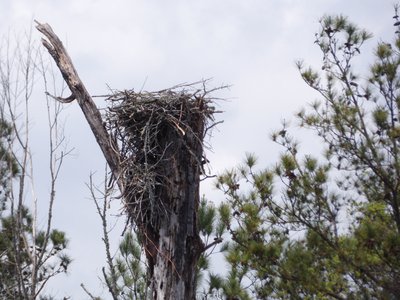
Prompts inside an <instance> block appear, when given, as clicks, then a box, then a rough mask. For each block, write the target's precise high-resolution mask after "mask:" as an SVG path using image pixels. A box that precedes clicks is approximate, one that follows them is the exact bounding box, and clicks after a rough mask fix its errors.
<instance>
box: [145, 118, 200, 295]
mask: <svg viewBox="0 0 400 300" xmlns="http://www.w3.org/2000/svg"><path fill="white" fill-rule="evenodd" d="M190 117H192V119H191V120H187V124H188V125H189V126H190V127H191V128H192V130H193V132H194V133H196V134H193V132H186V134H185V135H182V134H180V133H179V132H178V131H176V130H175V129H174V128H171V127H166V128H165V131H163V132H160V133H159V144H160V146H161V147H165V148H166V149H167V151H166V153H165V157H164V160H163V161H164V163H163V164H162V166H161V168H160V170H159V172H160V173H161V174H162V175H163V179H161V181H162V184H161V185H160V189H161V190H160V191H159V192H157V194H158V195H160V201H162V203H160V205H161V204H162V205H163V206H164V209H165V210H166V212H168V213H166V214H161V215H160V216H159V218H160V219H159V225H158V226H157V227H158V228H154V227H152V225H151V224H147V227H146V228H145V230H147V231H151V232H153V233H155V234H153V238H152V239H148V240H147V241H146V242H147V243H148V244H149V243H150V244H153V243H154V244H155V245H156V246H157V248H154V247H151V246H152V245H147V246H146V245H145V247H146V248H149V249H153V252H152V253H149V255H148V261H149V265H150V272H151V274H152V282H151V284H152V293H153V299H195V284H196V283H195V270H196V265H197V262H198V259H199V257H200V254H201V252H202V250H203V248H204V245H203V243H202V241H201V239H200V237H199V235H198V230H197V209H198V203H199V178H200V168H201V166H200V165H199V164H200V161H201V157H202V152H203V148H202V144H201V141H200V140H199V139H198V136H202V134H203V126H204V123H203V120H202V119H201V116H200V115H196V114H193V115H192V116H190ZM194 127H197V128H194ZM171 143H172V144H171ZM167 145H169V147H167Z"/></svg>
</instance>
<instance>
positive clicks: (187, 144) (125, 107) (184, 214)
mask: <svg viewBox="0 0 400 300" xmlns="http://www.w3.org/2000/svg"><path fill="white" fill-rule="evenodd" d="M108 100H109V101H110V108H109V112H108V114H107V120H106V123H107V129H108V131H109V132H111V133H112V136H113V138H115V139H117V140H118V141H119V143H120V149H121V150H120V151H121V162H122V163H121V169H122V170H121V171H122V173H121V174H123V178H124V180H125V192H124V200H125V208H126V211H127V214H128V217H129V219H130V220H131V221H132V222H133V224H134V225H135V226H136V228H137V231H138V235H139V237H140V240H141V241H142V243H143V246H144V250H145V252H146V255H147V260H148V265H149V274H150V280H151V282H150V288H151V292H152V295H153V296H152V298H153V299H195V287H196V282H195V273H196V265H197V262H198V259H199V257H200V254H201V252H202V251H203V249H204V245H203V243H202V241H201V239H200V237H199V233H198V229H197V211H198V205H199V197H200V196H199V182H200V176H201V173H202V160H203V138H204V136H205V134H206V131H207V130H206V128H208V127H207V126H208V123H209V122H213V120H214V119H213V114H214V113H215V112H216V111H215V109H214V107H212V106H211V103H212V99H211V98H210V97H209V92H207V91H206V90H205V89H204V85H201V88H200V89H198V86H196V85H185V86H180V87H179V88H172V89H167V90H163V91H160V92H154V93H148V92H140V93H135V92H134V91H122V92H116V93H115V94H113V95H111V96H110V97H109V98H108Z"/></svg>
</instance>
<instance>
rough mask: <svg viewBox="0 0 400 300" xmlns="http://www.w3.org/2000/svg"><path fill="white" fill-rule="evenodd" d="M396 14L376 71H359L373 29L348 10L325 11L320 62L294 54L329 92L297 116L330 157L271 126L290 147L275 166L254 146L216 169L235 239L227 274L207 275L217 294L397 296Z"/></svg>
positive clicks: (313, 81)
mask: <svg viewBox="0 0 400 300" xmlns="http://www.w3.org/2000/svg"><path fill="white" fill-rule="evenodd" d="M394 20H395V22H396V23H395V27H396V29H397V31H396V33H395V41H394V42H393V43H387V42H380V43H379V44H378V46H377V48H376V50H375V62H374V63H373V64H372V67H371V70H370V74H368V75H367V76H365V75H363V76H360V75H359V74H357V72H356V70H355V69H354V67H353V65H355V64H353V60H354V58H355V57H356V56H358V55H360V54H361V49H362V46H363V44H364V43H365V42H366V41H367V40H368V39H370V38H371V36H372V35H371V34H370V33H368V32H367V31H365V30H363V29H360V28H358V27H357V26H356V25H354V24H353V23H351V22H350V21H349V20H348V19H347V18H345V17H343V16H325V17H323V18H322V19H321V22H320V24H321V30H320V31H319V32H318V33H317V34H316V41H315V42H316V44H317V45H318V47H319V48H320V50H321V52H322V54H323V63H322V72H318V71H316V70H314V69H313V68H311V67H304V66H303V63H300V62H299V63H298V67H299V71H300V74H301V76H302V78H303V80H304V81H305V82H306V83H307V84H308V85H309V86H310V87H311V88H313V89H314V90H316V91H317V92H318V93H319V95H320V96H321V100H320V101H319V102H316V103H314V104H312V105H311V107H310V108H309V109H303V110H302V111H300V112H299V113H298V114H297V117H298V119H299V121H300V125H301V126H302V127H304V128H306V129H309V130H312V131H313V132H314V133H316V135H317V136H318V137H319V138H320V139H321V140H322V141H323V144H324V145H325V147H326V149H325V151H324V153H325V156H324V157H321V158H319V159H317V158H315V157H312V156H310V155H305V156H304V157H302V155H300V154H299V149H298V148H299V147H298V143H297V142H296V141H295V140H294V139H293V138H292V137H291V136H290V135H289V133H288V128H286V125H284V126H283V128H282V129H281V130H279V131H277V132H276V133H274V134H272V140H273V141H274V142H276V143H278V144H280V145H281V146H282V147H283V149H284V151H283V153H282V155H281V157H280V160H279V162H278V163H277V164H276V165H275V166H273V167H272V168H267V169H261V170H259V169H256V168H257V159H256V158H255V156H254V155H251V154H246V158H245V160H244V163H243V164H242V165H240V166H239V167H237V168H234V169H231V170H229V171H226V172H224V173H223V174H221V175H220V176H219V177H218V180H217V183H216V186H217V188H219V189H220V190H222V191H223V192H224V194H225V195H226V201H225V202H223V203H222V204H221V205H220V206H219V208H218V215H219V219H220V220H221V224H223V225H224V226H225V230H226V231H227V232H229V234H230V237H231V240H232V241H231V242H230V243H229V245H228V247H227V248H226V250H227V251H226V253H225V257H226V261H227V263H228V265H229V273H228V275H227V276H226V278H222V277H220V276H217V275H215V274H210V275H209V288H210V290H209V291H208V292H209V293H208V295H210V297H211V298H212V297H214V298H218V297H225V298H226V299H248V298H249V297H254V298H257V299H397V297H398V295H399V294H400V289H399V285H398V282H400V276H399V274H400V273H399V272H400V196H399V192H400V190H399V186H400V154H399V153H400V152H399V146H400V144H399V137H400V123H399V117H400V110H399V107H400V76H399V72H398V69H399V65H400V30H399V29H400V27H399V26H400V22H399V16H398V15H397V8H396V15H395V16H394ZM362 78H368V80H362ZM203 215H204V216H205V215H206V211H204V212H203ZM213 218H214V215H213ZM205 219H206V218H205ZM203 227H204V228H206V227H205V226H203ZM206 232H211V231H206Z"/></svg>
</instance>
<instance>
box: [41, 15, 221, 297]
mask: <svg viewBox="0 0 400 300" xmlns="http://www.w3.org/2000/svg"><path fill="white" fill-rule="evenodd" d="M37 29H38V30H39V31H40V32H42V33H43V34H44V35H45V36H46V38H47V39H48V40H45V39H43V40H42V42H43V45H44V46H45V47H46V48H47V50H48V51H49V53H50V55H51V56H52V57H53V59H54V60H55V62H56V64H57V66H58V67H59V69H60V71H61V73H62V75H63V77H64V79H65V81H66V83H67V85H68V87H69V88H70V90H71V92H72V95H71V97H69V98H67V99H61V98H57V97H55V98H56V99H57V100H59V101H63V102H70V101H72V100H74V99H77V101H78V103H79V105H80V106H81V108H82V111H83V113H84V115H85V117H86V119H87V121H88V123H89V125H90V128H91V130H92V132H93V134H94V135H95V137H96V140H97V142H98V144H99V146H100V148H101V150H102V151H103V154H104V156H105V158H106V161H107V163H108V165H109V167H110V169H111V172H112V174H113V175H114V178H115V179H116V180H117V183H118V186H119V188H120V190H121V192H122V194H123V196H124V197H123V198H124V202H125V203H124V204H125V207H126V210H127V213H128V217H129V218H130V220H131V221H132V222H133V224H134V225H135V226H136V228H137V231H138V235H139V237H140V240H141V241H142V245H143V247H144V249H145V252H146V256H147V260H148V265H149V275H150V276H149V278H150V280H149V283H150V289H151V293H152V298H153V299H195V288H196V282H195V273H196V265H197V262H198V259H199V257H200V254H201V253H202V251H203V250H204V245H203V243H202V241H201V239H200V237H199V233H198V229H197V209H198V204H199V181H200V173H201V169H202V162H201V161H202V156H203V137H204V134H205V131H206V130H205V127H206V121H207V119H210V118H212V115H213V113H214V112H215V111H214V109H213V108H212V107H210V106H209V105H208V102H207V100H206V98H205V95H207V92H206V91H205V90H197V91H194V92H192V93H185V92H174V90H173V89H171V90H165V91H160V92H158V93H153V94H152V93H146V94H135V93H133V92H128V91H124V92H120V93H117V94H115V95H111V96H110V97H109V99H108V100H109V101H111V103H112V105H111V108H110V112H109V114H108V115H106V117H105V118H104V117H102V116H101V114H100V113H99V111H98V109H97V108H96V105H95V104H94V102H93V100H92V98H91V97H90V95H89V93H88V92H87V91H86V88H85V86H84V85H83V83H82V81H81V80H80V79H79V76H78V74H77V72H76V70H75V68H74V66H73V64H72V61H71V59H70V57H69V56H68V54H67V52H66V50H65V48H64V47H63V45H62V43H61V41H60V40H59V38H58V37H57V36H56V35H55V33H54V32H53V31H52V29H51V27H50V26H49V25H47V24H40V23H38V25H37ZM118 144H119V146H118Z"/></svg>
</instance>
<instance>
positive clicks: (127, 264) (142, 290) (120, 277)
mask: <svg viewBox="0 0 400 300" xmlns="http://www.w3.org/2000/svg"><path fill="white" fill-rule="evenodd" d="M141 259H142V251H141V248H140V245H139V243H138V240H137V238H136V237H135V236H134V235H133V234H132V232H129V231H128V232H126V233H125V235H124V237H123V239H122V241H121V242H120V244H119V251H118V255H117V256H116V257H115V258H113V265H112V266H109V267H110V268H112V269H109V270H108V272H107V273H106V272H105V271H104V270H103V272H104V275H105V280H106V283H107V285H108V286H109V287H113V288H114V289H115V291H114V293H115V296H116V297H118V299H121V300H122V299H124V300H125V299H126V300H128V299H129V300H133V299H146V292H147V286H148V284H147V277H146V271H145V268H144V264H143V262H142V260H141Z"/></svg>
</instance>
